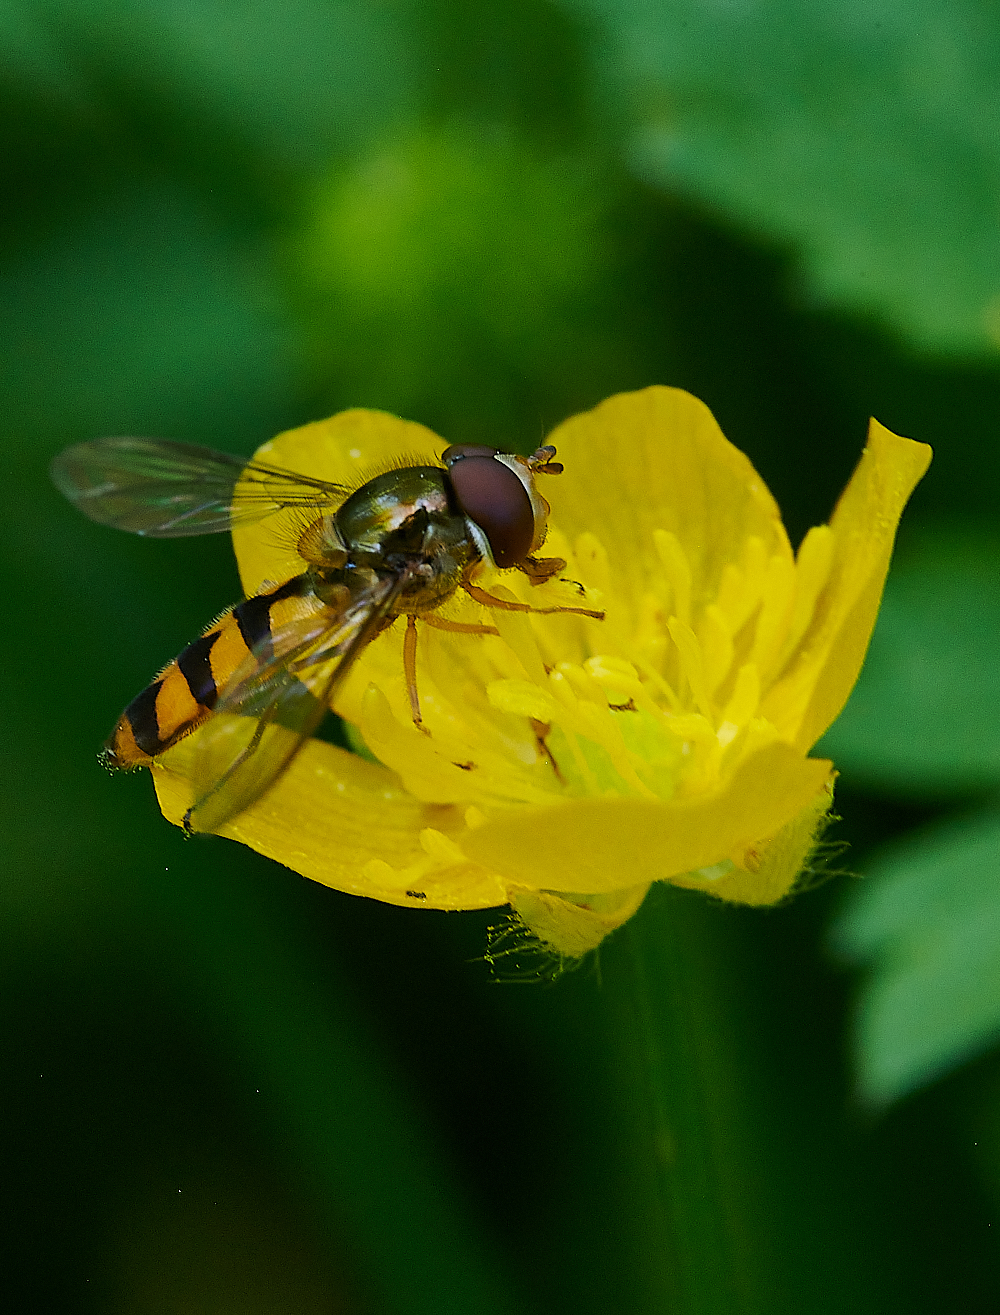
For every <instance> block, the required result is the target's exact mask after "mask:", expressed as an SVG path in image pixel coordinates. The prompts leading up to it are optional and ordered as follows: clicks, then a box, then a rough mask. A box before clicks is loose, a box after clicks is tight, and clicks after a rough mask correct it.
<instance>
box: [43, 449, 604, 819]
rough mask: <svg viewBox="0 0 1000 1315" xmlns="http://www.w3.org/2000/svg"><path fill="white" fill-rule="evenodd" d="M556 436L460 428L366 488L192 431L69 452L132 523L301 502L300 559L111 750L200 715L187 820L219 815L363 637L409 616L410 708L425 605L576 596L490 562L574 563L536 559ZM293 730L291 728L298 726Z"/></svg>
mask: <svg viewBox="0 0 1000 1315" xmlns="http://www.w3.org/2000/svg"><path fill="white" fill-rule="evenodd" d="M554 457H555V448H553V447H551V446H547V447H540V448H538V450H537V451H536V452H534V453H533V454H532V455H531V456H530V457H522V456H517V455H515V454H513V453H509V452H502V451H498V450H497V449H495V448H491V447H480V446H473V445H457V446H452V447H449V448H447V449H446V450H445V451H444V452H443V453H442V455H441V459H440V460H441V464H440V466H423V465H411V466H402V467H400V468H396V469H392V470H389V471H386V472H384V473H383V474H379V475H376V476H375V477H374V478H373V479H370V480H368V482H367V483H365V484H363V485H362V486H361V487H360V488H357V489H355V490H353V491H351V490H350V489H348V488H347V487H345V486H343V485H339V484H332V483H328V482H325V481H323V480H319V479H313V478H310V477H309V476H307V475H300V474H297V473H295V472H292V471H289V470H283V469H281V468H279V467H274V466H270V465H267V464H264V463H261V462H257V461H251V460H246V459H244V458H241V457H235V456H229V455H227V454H226V453H222V452H214V451H212V450H211V449H209V448H204V447H199V446H196V445H193V444H187V443H174V442H168V441H165V440H158V439H148V438H101V439H96V440H94V441H92V442H88V443H80V444H77V445H76V446H75V447H70V448H67V449H66V450H65V451H64V452H62V453H60V454H59V456H57V457H56V458H55V460H54V461H53V463H52V477H53V479H54V481H55V483H56V486H57V487H58V488H59V489H60V491H61V492H63V493H64V494H65V495H66V496H67V497H68V498H69V499H70V501H71V502H72V503H74V505H75V506H77V507H78V508H79V509H80V510H81V511H82V512H84V514H85V515H87V516H89V517H90V519H91V520H94V521H97V522H99V523H100V524H102V525H110V526H114V527H115V528H117V529H122V530H130V531H132V532H133V533H135V534H141V535H148V536H152V537H156V538H177V537H181V536H187V535H196V534H213V533H217V532H220V531H224V530H229V529H231V528H232V527H233V526H235V525H245V524H247V523H250V522H254V521H260V520H263V519H264V518H265V517H268V516H271V515H273V514H274V513H276V512H279V511H283V510H285V509H287V508H295V509H298V511H299V515H300V516H301V524H302V527H303V528H302V531H301V534H300V535H299V538H298V541H297V544H296V550H297V553H298V555H299V556H300V557H301V559H302V563H303V567H304V570H303V571H302V573H301V574H299V575H296V576H294V577H293V578H292V579H290V580H285V581H283V582H281V583H273V582H270V581H269V582H267V583H266V584H265V586H264V587H263V588H262V589H261V591H260V592H259V593H257V594H256V595H254V596H253V597H250V598H247V599H244V601H243V602H241V603H238V604H237V605H236V606H235V607H233V608H230V609H229V610H228V611H227V612H224V613H223V615H222V616H221V617H220V618H219V619H218V620H217V621H215V622H213V624H212V625H211V626H209V628H208V629H207V630H206V631H205V632H204V634H202V635H201V636H200V638H198V639H196V640H195V641H194V643H193V644H189V645H188V647H187V648H185V649H184V651H183V652H182V653H181V654H180V655H179V656H178V657H177V658H176V659H175V660H174V661H173V662H171V663H170V664H169V665H168V666H167V667H165V668H164V670H163V671H162V672H161V673H160V675H159V676H158V677H157V678H156V680H154V681H153V682H152V684H150V685H149V686H148V687H147V688H146V689H144V690H143V691H142V693H141V694H139V695H138V697H136V698H135V699H133V700H132V702H131V703H130V704H129V705H128V707H127V708H126V709H125V711H124V712H123V713H122V715H121V717H120V718H119V720H118V723H117V725H116V726H115V728H114V730H113V731H112V733H111V735H110V736H109V738H108V740H107V743H106V744H105V746H104V750H103V753H102V758H103V761H104V762H105V763H106V765H107V766H109V767H112V768H136V767H141V766H148V765H150V764H151V763H152V762H153V760H154V759H155V758H156V757H157V756H158V755H160V754H161V753H164V752H165V751H166V750H167V749H169V748H171V747H172V746H173V745H174V744H176V743H177V742H178V741H179V740H181V739H183V738H184V737H185V736H187V735H190V734H191V733H192V731H195V730H197V729H198V728H200V727H203V726H204V730H203V732H202V736H201V739H200V741H199V745H198V752H197V756H196V760H195V772H194V775H195V779H194V784H195V802H194V804H193V805H192V806H191V808H190V809H189V810H188V812H187V814H186V816H185V818H184V826H185V828H186V829H187V830H188V831H214V830H217V829H218V827H219V826H220V825H222V823H224V822H226V821H228V820H230V819H231V818H233V817H236V816H238V815H239V814H240V813H242V812H243V811H244V810H245V809H247V808H248V807H250V805H251V804H253V803H254V802H256V800H257V799H259V798H260V797H261V796H262V795H263V794H264V793H265V792H266V791H267V790H268V789H269V787H270V786H271V785H273V783H274V782H275V781H276V780H277V779H278V777H279V776H280V775H281V774H282V773H283V772H284V771H285V770H286V769H287V768H288V766H289V765H290V764H291V762H292V760H293V759H294V757H295V755H296V753H297V752H298V750H299V749H300V748H301V746H302V744H303V743H304V742H305V741H306V740H307V739H308V738H309V736H311V735H312V734H313V733H314V732H315V731H316V730H317V728H318V726H319V724H320V722H321V721H322V720H323V718H324V716H325V715H326V713H327V711H328V709H329V708H330V707H331V705H332V702H333V699H334V697H335V695H336V692H337V689H338V687H339V686H340V684H341V682H342V681H343V680H344V678H345V676H346V675H347V673H348V672H349V671H350V669H351V667H352V666H353V664H354V663H355V662H356V661H357V659H358V657H359V655H360V654H361V653H362V652H363V651H364V649H365V647H366V646H367V645H368V644H369V643H370V642H371V641H372V640H373V639H374V638H375V637H376V636H377V635H379V634H381V633H382V632H383V631H385V630H387V629H388V628H389V627H390V626H392V625H394V624H395V623H396V622H397V621H398V620H399V619H400V618H401V617H405V618H406V633H405V636H404V643H403V665H404V671H405V678H406V687H407V691H408V696H409V703H410V710H411V714H412V717H413V721H414V723H415V724H416V725H417V726H420V727H421V728H422V718H421V714H420V701H419V695H418V690H417V629H416V622H417V619H418V618H419V619H420V620H421V621H423V622H424V623H425V624H427V625H431V626H436V627H438V628H440V629H444V630H450V631H460V632H463V633H472V634H494V635H495V634H497V633H498V632H497V630H496V628H495V627H493V626H489V625H474V624H466V623H460V622H456V621H451V620H449V619H447V618H445V617H442V616H440V615H438V611H437V609H439V608H440V607H441V605H442V604H443V603H445V602H446V601H447V600H448V599H449V598H451V597H452V596H453V595H454V594H455V593H456V592H457V591H458V590H459V589H462V590H464V591H465V592H466V593H467V594H469V595H470V596H471V597H472V598H474V599H476V600H477V601H478V602H480V603H483V604H485V605H486V606H487V607H491V608H504V609H510V610H514V611H523V612H545V613H552V612H575V613H577V614H579V615H583V616H589V617H594V618H595V619H598V620H599V619H601V618H602V617H603V613H602V612H595V611H591V610H589V609H587V608H582V607H542V608H535V607H531V606H530V605H528V604H526V603H517V602H511V601H505V600H503V599H499V598H494V597H493V596H492V595H491V594H488V593H486V592H485V591H484V590H483V589H481V588H480V587H479V586H478V585H476V584H475V583H474V581H473V578H472V577H473V574H474V572H475V570H476V568H477V567H478V566H479V565H480V563H484V562H485V563H491V564H493V565H495V566H498V567H501V568H513V569H517V570H520V571H522V572H524V573H525V574H527V575H528V577H529V579H530V580H531V581H532V583H535V584H540V583H542V582H544V581H545V580H548V579H550V578H552V577H553V576H555V575H558V573H559V572H560V571H562V570H563V569H564V567H565V562H564V561H563V560H562V559H559V558H547V559H546V558H538V557H536V556H534V554H535V553H536V552H537V551H538V549H539V548H540V547H541V546H542V544H543V542H544V539H545V534H546V529H547V520H548V511H549V507H548V504H547V503H546V501H545V499H544V498H542V497H541V495H540V494H539V493H538V491H537V489H536V487H535V477H536V476H538V475H556V474H559V473H560V472H561V471H562V469H563V467H562V466H561V465H560V464H559V463H558V462H556V461H555V460H554ZM289 732H291V734H289Z"/></svg>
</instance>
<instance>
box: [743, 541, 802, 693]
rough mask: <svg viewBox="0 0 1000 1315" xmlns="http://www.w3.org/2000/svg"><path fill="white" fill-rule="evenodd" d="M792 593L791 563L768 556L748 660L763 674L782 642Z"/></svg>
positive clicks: (768, 670) (786, 626) (793, 581)
mask: <svg viewBox="0 0 1000 1315" xmlns="http://www.w3.org/2000/svg"><path fill="white" fill-rule="evenodd" d="M794 596H795V563H794V562H793V561H792V560H791V559H790V558H788V557H772V558H771V560H770V561H769V562H768V564H767V573H766V575H765V577H764V588H763V592H762V597H761V603H760V615H759V616H758V617H757V633H756V635H755V636H754V643H753V649H752V650H751V653H750V659H751V661H752V662H755V663H756V664H757V667H758V668H759V669H760V671H761V672H762V673H763V674H765V675H770V668H771V664H772V663H773V661H774V659H775V657H776V656H777V654H778V651H779V650H780V648H781V646H782V645H783V643H784V640H785V635H786V633H787V630H788V620H789V616H790V614H791V609H792V602H793V600H794Z"/></svg>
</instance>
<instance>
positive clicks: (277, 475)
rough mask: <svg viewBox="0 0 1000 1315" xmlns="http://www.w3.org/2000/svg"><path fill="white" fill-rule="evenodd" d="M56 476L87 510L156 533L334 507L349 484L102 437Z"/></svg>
mask: <svg viewBox="0 0 1000 1315" xmlns="http://www.w3.org/2000/svg"><path fill="white" fill-rule="evenodd" d="M51 470H52V479H53V481H54V482H55V485H56V487H57V488H58V489H59V491H60V492H61V493H64V494H65V495H66V497H67V498H69V500H70V502H72V503H73V504H74V506H76V507H78V508H79V509H80V511H82V512H83V513H84V515H86V516H89V517H90V519H91V520H94V521H97V522H98V523H99V524H101V525H111V526H113V527H114V528H115V529H119V530H131V531H132V533H133V534H143V535H147V536H149V537H151V538H158V539H174V538H182V537H184V536H187V535H193V534H215V533H218V532H220V531H222V530H228V529H230V528H232V526H234V525H244V524H247V523H248V522H250V521H257V520H263V518H264V517H265V516H270V515H272V513H274V512H276V511H281V510H282V509H283V508H285V507H308V508H315V509H316V510H317V513H318V514H319V513H321V512H323V511H328V510H330V508H331V507H333V506H336V505H338V504H339V503H340V502H341V501H343V499H344V497H345V495H346V493H347V489H346V488H345V487H344V486H343V485H340V484H330V483H328V482H327V481H326V480H321V479H312V478H311V477H310V476H308V475H299V474H296V473H295V472H294V471H290V470H282V469H280V468H279V467H277V466H268V465H266V464H262V463H261V462H257V461H248V460H247V459H246V458H245V457H234V456H230V455H229V454H228V453H226V452H214V451H213V450H212V449H211V448H207V447H199V446H198V445H197V444H194V443H172V442H170V441H168V440H167V439H158V438H96V439H94V440H92V441H91V442H89V443H77V444H76V445H75V446H74V447H68V448H66V450H65V451H64V452H60V453H59V455H58V456H57V457H55V458H54V460H53V462H52V466H51Z"/></svg>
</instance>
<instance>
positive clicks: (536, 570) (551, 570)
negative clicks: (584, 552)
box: [517, 557, 566, 584]
mask: <svg viewBox="0 0 1000 1315" xmlns="http://www.w3.org/2000/svg"><path fill="white" fill-rule="evenodd" d="M517 569H518V570H519V571H523V572H524V574H525V575H526V576H527V577H528V580H529V582H530V583H531V584H544V583H545V582H546V580H551V579H552V578H553V577H554V576H557V575H558V574H559V572H560V571H565V569H566V560H565V558H563V557H525V559H524V561H523V562H518V563H517Z"/></svg>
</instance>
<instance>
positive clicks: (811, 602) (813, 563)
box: [779, 525, 835, 665]
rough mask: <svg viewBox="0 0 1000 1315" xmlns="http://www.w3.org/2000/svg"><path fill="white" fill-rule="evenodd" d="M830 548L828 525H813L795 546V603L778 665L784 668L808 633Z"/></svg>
mask: <svg viewBox="0 0 1000 1315" xmlns="http://www.w3.org/2000/svg"><path fill="white" fill-rule="evenodd" d="M834 547H835V538H834V533H833V530H831V529H830V527H829V525H814V526H813V528H812V529H811V530H810V531H809V533H808V534H807V535H806V537H805V538H804V539H803V540H802V542H801V544H800V545H799V551H798V555H797V556H796V559H795V600H794V603H793V604H792V615H791V619H790V621H789V623H788V634H787V635H786V637H785V642H784V644H783V646H782V650H781V657H780V659H779V665H783V664H784V662H785V660H786V658H787V657H788V656H789V655H790V654H791V652H792V650H793V649H794V648H795V646H796V645H797V644H798V642H799V640H800V639H801V638H802V636H803V635H804V634H805V633H806V631H807V630H808V629H809V624H810V622H811V621H812V619H813V614H814V612H815V610H816V602H817V600H818V598H819V596H820V594H821V593H822V592H823V588H824V586H825V585H826V582H827V580H828V579H829V578H830V568H831V567H832V566H833V550H834Z"/></svg>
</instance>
